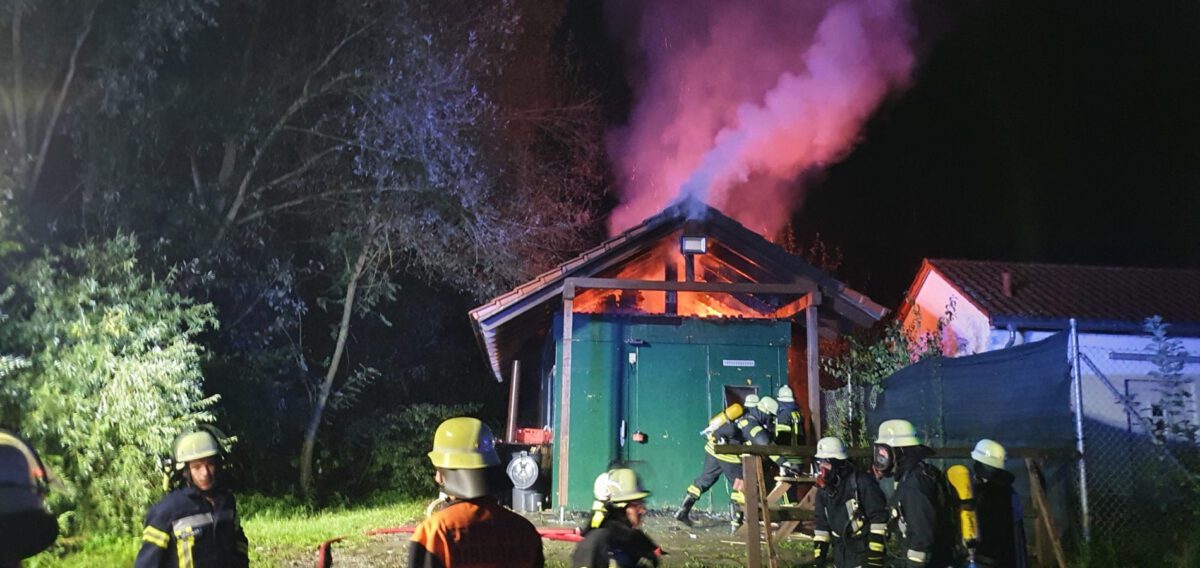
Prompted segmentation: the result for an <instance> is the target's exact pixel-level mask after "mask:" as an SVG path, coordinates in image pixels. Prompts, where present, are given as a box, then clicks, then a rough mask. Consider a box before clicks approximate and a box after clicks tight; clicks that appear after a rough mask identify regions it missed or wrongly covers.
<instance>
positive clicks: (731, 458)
mask: <svg viewBox="0 0 1200 568" xmlns="http://www.w3.org/2000/svg"><path fill="white" fill-rule="evenodd" d="M778 411H779V403H778V402H775V399H773V398H771V397H769V396H764V397H762V398H761V399H759V401H758V404H757V405H756V406H755V408H750V409H747V410H746V412H745V413H744V414H742V415H741V416H740V417H738V418H737V419H736V420H733V421H731V422H727V423H725V424H724V425H722V426H721V427H719V428H717V429H716V430H715V431H713V432H712V433H711V434H709V436H708V441H707V443H706V444H705V445H704V451H705V452H706V455H705V456H704V468H703V469H702V470H701V472H700V477H697V478H696V479H695V480H694V481H692V484H691V485H689V486H688V488H687V495H686V496H684V498H683V503H682V504H681V505H680V506H679V509H678V510H677V511H675V519H676V520H678V521H679V522H681V523H683V524H685V525H688V526H692V521H691V518H690V514H691V511H692V506H694V505H695V504H696V501H697V500H699V499H700V496H701V495H703V494H704V492H705V491H708V490H709V488H711V487H712V486H713V484H715V483H716V482H717V479H718V478H720V476H721V474H722V473H724V474H725V477H726V478H728V479H729V480H730V482H732V483H733V491H732V492H731V493H730V495H729V498H730V500H731V501H732V502H733V505H734V507H735V508H736V509H738V510H737V511H736V512H734V513H733V526H734V528H736V527H739V526H741V519H742V512H741V510H740V508H741V507H742V506H744V505H745V504H746V497H745V495H743V494H742V464H741V458H740V457H739V456H736V455H728V454H717V453H716V450H715V448H714V447H715V446H716V445H717V444H722V443H726V444H752V445H769V444H770V443H771V435H770V433H771V432H772V424H771V422H772V419H773V418H774V417H775V413H776V412H778ZM772 459H773V460H775V461H776V463H778V464H779V465H780V467H782V468H784V469H785V471H792V470H794V469H795V466H794V464H792V463H791V462H790V461H788V460H787V459H784V458H780V457H779V456H772Z"/></svg>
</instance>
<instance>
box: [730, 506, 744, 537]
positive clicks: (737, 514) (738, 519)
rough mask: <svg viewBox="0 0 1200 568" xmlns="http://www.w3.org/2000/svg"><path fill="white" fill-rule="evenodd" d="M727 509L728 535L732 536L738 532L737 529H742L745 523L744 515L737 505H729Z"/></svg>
mask: <svg viewBox="0 0 1200 568" xmlns="http://www.w3.org/2000/svg"><path fill="white" fill-rule="evenodd" d="M729 508H730V516H729V534H734V533H736V532H737V531H738V529H740V528H742V524H743V523H745V522H746V520H745V519H746V514H745V512H743V510H742V508H741V507H738V506H737V505H734V504H730V506H729Z"/></svg>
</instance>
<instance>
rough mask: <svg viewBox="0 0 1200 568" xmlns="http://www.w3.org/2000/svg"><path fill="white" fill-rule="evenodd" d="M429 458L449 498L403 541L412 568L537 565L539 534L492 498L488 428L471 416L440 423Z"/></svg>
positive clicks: (495, 461)
mask: <svg viewBox="0 0 1200 568" xmlns="http://www.w3.org/2000/svg"><path fill="white" fill-rule="evenodd" d="M429 461H431V462H432V463H433V467H434V469H435V471H436V473H435V475H434V480H436V481H437V483H438V485H439V486H441V490H442V492H444V493H445V494H446V495H448V496H449V500H448V502H447V504H446V506H445V507H443V508H442V509H441V510H439V511H437V512H435V513H433V515H431V516H429V517H428V518H427V519H425V520H424V521H423V522H422V523H421V524H420V525H418V526H417V529H416V530H415V531H414V532H413V536H412V540H410V541H409V545H408V565H409V566H410V567H412V568H526V567H533V568H541V567H542V566H544V565H545V563H546V559H545V556H544V553H543V552H542V537H541V535H539V534H538V532H537V529H535V528H534V527H533V524H531V523H530V522H529V521H527V520H526V519H525V517H522V516H521V515H518V514H516V513H514V512H512V511H510V510H508V509H506V508H504V507H503V506H501V505H500V503H499V502H497V501H496V499H495V497H493V496H492V495H491V494H490V493H491V491H490V489H491V488H489V487H488V478H489V477H490V475H489V474H490V473H492V472H493V471H494V469H495V468H496V467H497V466H499V465H500V457H499V456H498V455H496V443H495V439H494V438H493V436H492V431H491V429H490V428H488V427H487V425H485V424H484V423H483V422H480V421H479V420H478V419H476V418H469V417H458V418H451V419H449V420H446V421H445V422H442V424H441V425H440V426H438V428H437V432H436V433H434V435H433V451H431V452H429Z"/></svg>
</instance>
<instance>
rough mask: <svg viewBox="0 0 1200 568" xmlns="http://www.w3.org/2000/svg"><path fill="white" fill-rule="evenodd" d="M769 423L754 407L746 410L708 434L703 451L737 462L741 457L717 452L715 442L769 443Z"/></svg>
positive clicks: (724, 459) (727, 460)
mask: <svg viewBox="0 0 1200 568" xmlns="http://www.w3.org/2000/svg"><path fill="white" fill-rule="evenodd" d="M769 425H770V420H769V419H768V417H767V416H765V415H764V414H763V413H761V412H759V411H758V409H756V408H751V409H750V410H747V411H746V413H745V414H743V415H741V416H740V417H738V418H737V420H731V421H729V422H726V423H724V424H722V425H721V427H720V428H717V429H716V430H714V431H713V433H712V434H710V435H709V436H708V441H707V443H705V445H704V451H706V452H708V453H709V454H710V455H712V456H713V457H715V458H717V459H718V460H721V461H724V462H729V463H739V462H741V459H740V458H738V456H736V455H729V454H718V453H717V452H716V449H715V445H716V444H755V445H763V446H765V445H767V444H770V443H771V432H770V431H769V430H767V427H768V426H769Z"/></svg>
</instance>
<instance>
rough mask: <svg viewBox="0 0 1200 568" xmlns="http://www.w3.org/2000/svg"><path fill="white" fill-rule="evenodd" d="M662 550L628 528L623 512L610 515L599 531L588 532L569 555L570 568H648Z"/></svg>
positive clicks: (595, 529) (588, 530) (613, 512)
mask: <svg viewBox="0 0 1200 568" xmlns="http://www.w3.org/2000/svg"><path fill="white" fill-rule="evenodd" d="M661 554H662V550H661V549H660V548H659V547H658V545H657V544H655V543H654V541H653V540H651V539H650V537H649V536H647V535H646V533H644V532H642V531H641V530H638V529H635V528H633V527H631V526H630V525H629V521H628V520H627V519H625V517H624V512H623V511H620V510H617V511H610V513H609V514H608V515H607V516H606V517H605V519H604V521H603V522H602V523H600V526H599V528H588V529H587V530H585V531H584V533H583V540H582V541H580V542H579V544H577V545H575V551H574V552H573V553H572V554H571V568H610V567H616V568H651V567H654V566H658V559H659V556H660V555H661Z"/></svg>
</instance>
